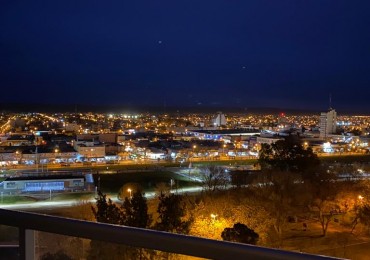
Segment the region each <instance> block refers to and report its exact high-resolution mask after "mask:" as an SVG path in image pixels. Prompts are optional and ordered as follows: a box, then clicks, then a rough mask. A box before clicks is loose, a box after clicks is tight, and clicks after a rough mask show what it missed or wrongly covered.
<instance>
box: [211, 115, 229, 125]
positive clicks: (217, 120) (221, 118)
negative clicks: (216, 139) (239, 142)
mask: <svg viewBox="0 0 370 260" xmlns="http://www.w3.org/2000/svg"><path fill="white" fill-rule="evenodd" d="M213 125H214V126H217V127H220V126H225V125H226V117H225V115H224V114H222V112H218V113H217V115H216V116H215V117H214V119H213Z"/></svg>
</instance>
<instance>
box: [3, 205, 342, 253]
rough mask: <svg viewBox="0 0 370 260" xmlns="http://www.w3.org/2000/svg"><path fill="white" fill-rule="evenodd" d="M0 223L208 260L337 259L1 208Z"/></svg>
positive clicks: (22, 228)
mask: <svg viewBox="0 0 370 260" xmlns="http://www.w3.org/2000/svg"><path fill="white" fill-rule="evenodd" d="M0 224H2V225H8V226H14V227H18V228H19V229H20V230H37V231H43V232H48V233H55V234H61V235H67V236H74V237H81V238H86V239H92V240H100V241H105V242H112V243H118V244H124V245H128V246H133V247H141V248H148V249H154V250H160V251H165V252H170V253H176V254H183V255H189V256H196V257H203V258H209V259H247V258H248V259H284V260H289V259H335V258H331V257H326V256H319V255H310V254H304V253H298V252H290V251H283V250H278V249H272V248H265V247H259V246H253V245H246V244H240V243H231V242H225V241H218V240H211V239H206V238H200V237H193V236H187V235H180V234H173V233H168V232H161V231H155V230H149V229H142V228H134V227H127V226H118V225H111V224H105V223H97V222H89V221H82V220H76V219H70V218H62V217H56V216H49V215H43V214H36V213H29V212H22V211H13V210H6V209H0Z"/></svg>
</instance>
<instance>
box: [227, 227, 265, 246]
mask: <svg viewBox="0 0 370 260" xmlns="http://www.w3.org/2000/svg"><path fill="white" fill-rule="evenodd" d="M221 237H222V239H223V240H226V241H231V242H239V243H244V244H251V245H255V244H257V242H258V239H259V236H258V234H257V233H256V232H254V230H252V229H250V228H249V227H247V226H246V225H244V224H241V223H236V224H234V226H233V227H232V228H225V229H224V231H223V232H222V234H221Z"/></svg>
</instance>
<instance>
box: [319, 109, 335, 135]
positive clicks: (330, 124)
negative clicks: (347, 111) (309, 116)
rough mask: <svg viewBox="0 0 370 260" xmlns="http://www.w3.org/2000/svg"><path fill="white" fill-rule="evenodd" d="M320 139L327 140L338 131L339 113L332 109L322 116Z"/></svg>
mask: <svg viewBox="0 0 370 260" xmlns="http://www.w3.org/2000/svg"><path fill="white" fill-rule="evenodd" d="M319 128H320V138H322V139H326V138H327V137H328V135H330V134H335V132H336V131H337V112H336V111H335V110H334V109H332V108H330V109H329V111H328V112H322V113H321V115H320V124H319Z"/></svg>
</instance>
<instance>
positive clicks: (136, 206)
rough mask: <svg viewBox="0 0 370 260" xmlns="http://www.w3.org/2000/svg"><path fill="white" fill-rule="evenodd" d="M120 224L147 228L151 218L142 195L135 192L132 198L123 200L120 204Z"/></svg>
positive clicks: (139, 192)
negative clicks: (121, 211)
mask: <svg viewBox="0 0 370 260" xmlns="http://www.w3.org/2000/svg"><path fill="white" fill-rule="evenodd" d="M122 210H123V213H122V224H123V225H126V226H131V227H140V228H148V227H149V226H150V223H151V217H150V215H149V214H148V205H147V201H146V198H145V197H144V194H143V193H142V192H141V191H140V190H137V191H135V192H134V193H133V195H132V198H131V199H130V198H127V197H126V198H125V200H124V202H123V204H122Z"/></svg>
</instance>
